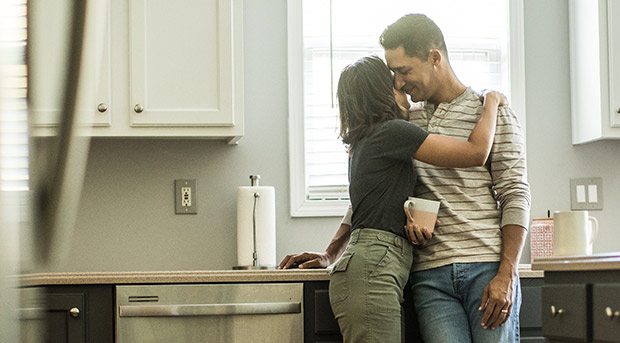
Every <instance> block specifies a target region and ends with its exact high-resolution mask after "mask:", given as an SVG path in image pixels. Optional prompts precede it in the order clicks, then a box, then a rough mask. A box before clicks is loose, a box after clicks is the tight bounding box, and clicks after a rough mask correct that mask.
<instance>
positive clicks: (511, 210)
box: [491, 106, 531, 230]
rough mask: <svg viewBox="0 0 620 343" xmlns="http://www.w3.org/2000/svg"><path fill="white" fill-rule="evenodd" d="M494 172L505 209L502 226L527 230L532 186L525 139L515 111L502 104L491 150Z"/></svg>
mask: <svg viewBox="0 0 620 343" xmlns="http://www.w3.org/2000/svg"><path fill="white" fill-rule="evenodd" d="M491 175H492V177H493V188H494V191H495V195H496V196H495V198H496V200H497V201H498V203H499V206H500V208H501V210H502V221H501V227H504V226H506V225H519V226H522V227H523V228H525V229H526V230H527V229H528V227H529V219H530V204H531V195H530V186H529V184H528V182H527V167H526V160H525V141H524V139H523V134H522V133H521V127H520V125H519V122H518V120H517V116H516V115H515V114H514V112H513V111H512V110H511V109H510V108H509V107H506V106H503V107H500V110H499V112H498V116H497V128H496V130H495V142H494V143H493V148H492V151H491Z"/></svg>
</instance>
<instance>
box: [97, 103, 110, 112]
mask: <svg viewBox="0 0 620 343" xmlns="http://www.w3.org/2000/svg"><path fill="white" fill-rule="evenodd" d="M107 110H108V105H106V104H104V103H103V102H102V103H100V104H99V105H98V106H97V111H99V112H100V113H103V112H105V111H107Z"/></svg>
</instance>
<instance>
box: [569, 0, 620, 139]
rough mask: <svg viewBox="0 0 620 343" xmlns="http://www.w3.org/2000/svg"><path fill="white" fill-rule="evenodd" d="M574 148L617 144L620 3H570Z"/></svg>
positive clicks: (616, 0) (613, 0) (619, 127)
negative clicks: (594, 143)
mask: <svg viewBox="0 0 620 343" xmlns="http://www.w3.org/2000/svg"><path fill="white" fill-rule="evenodd" d="M569 23H570V24H569V25H570V73H571V75H570V79H571V112H572V113H571V118H572V133H573V144H582V143H587V142H591V141H596V140H600V139H620V0H595V1H592V0H571V1H570V4H569Z"/></svg>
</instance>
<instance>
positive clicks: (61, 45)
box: [28, 0, 111, 134]
mask: <svg viewBox="0 0 620 343" xmlns="http://www.w3.org/2000/svg"><path fill="white" fill-rule="evenodd" d="M69 6H70V5H69V2H68V1H62V0H49V1H31V2H29V3H28V23H29V25H28V78H29V83H28V88H29V90H28V92H29V112H30V116H31V121H32V124H33V125H34V127H35V128H37V129H38V131H39V133H41V132H42V133H43V134H45V131H46V130H47V131H48V132H53V127H55V125H56V124H57V123H58V116H59V113H60V109H61V107H62V105H63V104H62V103H61V102H62V99H63V97H62V95H63V94H64V92H65V89H64V88H65V81H66V80H65V78H66V77H67V73H68V70H67V61H66V59H67V53H68V49H69V45H70V43H71V36H70V33H71V17H70V16H71V14H72V11H71V10H70V7H69ZM86 16H87V18H89V19H88V20H86V22H85V27H84V39H83V42H84V45H83V48H82V62H81V66H80V81H79V87H80V88H79V92H78V97H77V104H76V108H77V115H78V116H79V118H80V122H82V123H85V124H86V125H87V126H109V125H110V111H108V110H107V108H108V105H109V103H110V79H111V69H110V59H109V56H110V31H109V30H110V23H109V20H110V7H109V2H108V1H107V0H99V1H89V4H88V6H87V9H86ZM92 18H96V20H92Z"/></svg>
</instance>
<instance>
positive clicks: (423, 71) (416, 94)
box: [385, 45, 434, 102]
mask: <svg viewBox="0 0 620 343" xmlns="http://www.w3.org/2000/svg"><path fill="white" fill-rule="evenodd" d="M385 60H386V61H387V63H388V66H389V67H390V69H392V71H393V72H394V78H395V82H394V86H395V87H396V88H397V89H402V90H403V91H404V92H405V93H407V94H409V95H410V96H411V101H413V102H419V101H426V100H428V99H429V98H430V97H431V96H432V95H433V91H434V90H433V82H432V81H433V73H434V68H433V63H432V62H431V60H430V57H429V58H428V59H427V60H425V61H421V60H420V59H419V58H416V57H409V56H407V55H406V54H405V48H403V46H402V45H401V46H399V47H398V48H396V49H392V50H386V51H385Z"/></svg>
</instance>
